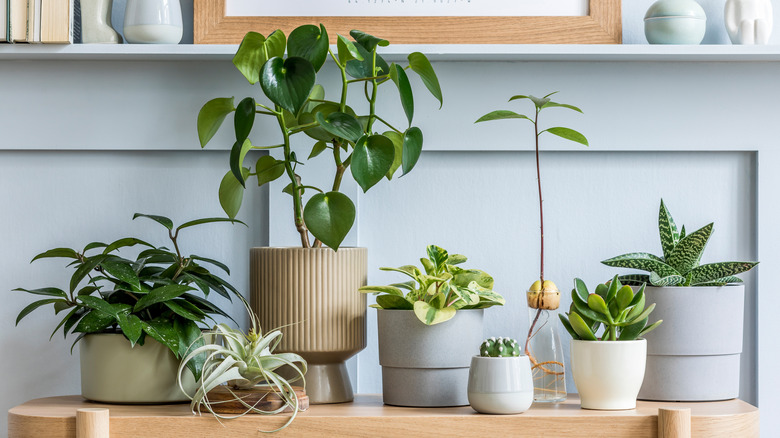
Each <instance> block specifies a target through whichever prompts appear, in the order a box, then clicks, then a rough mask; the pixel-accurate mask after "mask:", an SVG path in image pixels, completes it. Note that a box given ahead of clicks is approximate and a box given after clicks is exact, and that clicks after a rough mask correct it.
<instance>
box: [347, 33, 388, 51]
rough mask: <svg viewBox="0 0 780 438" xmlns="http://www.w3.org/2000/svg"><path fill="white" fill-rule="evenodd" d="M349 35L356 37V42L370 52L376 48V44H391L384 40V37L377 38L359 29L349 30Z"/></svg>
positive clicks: (382, 45)
mask: <svg viewBox="0 0 780 438" xmlns="http://www.w3.org/2000/svg"><path fill="white" fill-rule="evenodd" d="M349 35H350V36H351V37H352V38H354V39H355V42H357V43H358V44H360V45H361V46H362V47H363V48H364V49H366V50H368V51H369V52H373V51H374V49H376V46H381V47H386V46H389V45H390V42H389V41H387V40H383V39H382V38H377V37H375V36H373V35H369V34H367V33H365V32H361V31H359V30H352V31H350V32H349Z"/></svg>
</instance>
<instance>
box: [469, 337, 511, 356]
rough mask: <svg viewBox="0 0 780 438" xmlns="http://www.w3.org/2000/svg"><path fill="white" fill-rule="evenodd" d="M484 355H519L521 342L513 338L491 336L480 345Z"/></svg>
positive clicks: (480, 353) (481, 354)
mask: <svg viewBox="0 0 780 438" xmlns="http://www.w3.org/2000/svg"><path fill="white" fill-rule="evenodd" d="M479 355H480V356H482V357H517V356H520V344H518V343H517V341H516V340H514V339H512V338H498V339H496V338H490V339H485V341H484V342H483V343H482V345H480V347H479Z"/></svg>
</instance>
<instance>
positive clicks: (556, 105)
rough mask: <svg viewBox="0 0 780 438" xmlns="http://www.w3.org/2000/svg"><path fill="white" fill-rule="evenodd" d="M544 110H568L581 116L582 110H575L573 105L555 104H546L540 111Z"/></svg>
mask: <svg viewBox="0 0 780 438" xmlns="http://www.w3.org/2000/svg"><path fill="white" fill-rule="evenodd" d="M544 108H568V109H570V110H574V111H577V112H578V113H580V114H582V110H581V109H579V108H577V107H576V106H574V105H568V104H565V103H557V102H547V103H546V104H544V105H543V106H542V109H544Z"/></svg>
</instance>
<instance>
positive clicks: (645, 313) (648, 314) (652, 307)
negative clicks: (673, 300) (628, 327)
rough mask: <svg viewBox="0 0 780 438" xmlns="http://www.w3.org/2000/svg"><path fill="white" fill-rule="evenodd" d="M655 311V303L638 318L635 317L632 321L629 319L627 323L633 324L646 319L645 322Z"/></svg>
mask: <svg viewBox="0 0 780 438" xmlns="http://www.w3.org/2000/svg"><path fill="white" fill-rule="evenodd" d="M653 309H655V303H653V304H651V305H649V306H647V307H646V308H645V310H643V311H642V313H640V314H639V315H638V316H635V317H633V318H631V319H627V321H628V322H629V323H633V322H636V321H641V320H643V319H645V320H646V319H647V317H648V316H650V313H651V312H652V311H653ZM645 323H647V322H646V321H645ZM643 327H644V326H643Z"/></svg>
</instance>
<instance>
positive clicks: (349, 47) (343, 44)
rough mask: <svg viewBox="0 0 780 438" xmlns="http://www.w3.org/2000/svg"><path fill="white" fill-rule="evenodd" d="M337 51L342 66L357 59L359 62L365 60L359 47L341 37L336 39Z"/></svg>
mask: <svg viewBox="0 0 780 438" xmlns="http://www.w3.org/2000/svg"><path fill="white" fill-rule="evenodd" d="M336 49H337V50H338V55H339V63H341V65H345V64H346V63H347V62H348V61H351V60H353V59H357V60H358V61H362V60H363V56H362V55H361V54H360V52H359V51H358V49H357V47H355V43H353V42H352V41H350V40H348V39H346V38H344V37H343V36H341V35H339V36H338V38H337V39H336Z"/></svg>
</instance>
